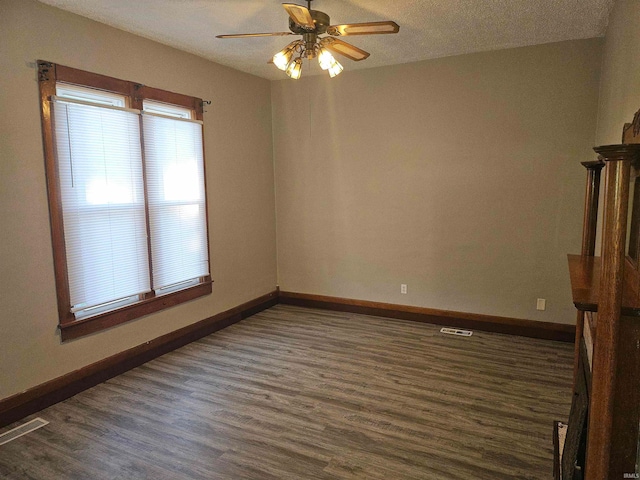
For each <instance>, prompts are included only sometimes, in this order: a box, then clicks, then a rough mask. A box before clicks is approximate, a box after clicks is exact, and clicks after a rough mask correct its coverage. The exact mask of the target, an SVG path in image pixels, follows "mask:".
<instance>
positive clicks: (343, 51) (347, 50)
mask: <svg viewBox="0 0 640 480" xmlns="http://www.w3.org/2000/svg"><path fill="white" fill-rule="evenodd" d="M320 44H321V46H322V47H324V48H326V49H327V50H330V51H332V52H334V53H339V54H340V55H344V56H345V57H347V58H350V59H351V60H355V61H356V62H359V61H360V60H364V59H366V58H367V57H368V56H369V55H370V54H369V52H365V51H364V50H361V49H359V48H358V47H355V46H353V45H351V44H350V43H347V42H343V41H342V40H339V39H337V38H333V37H325V38H323V39H322V41H321V42H320Z"/></svg>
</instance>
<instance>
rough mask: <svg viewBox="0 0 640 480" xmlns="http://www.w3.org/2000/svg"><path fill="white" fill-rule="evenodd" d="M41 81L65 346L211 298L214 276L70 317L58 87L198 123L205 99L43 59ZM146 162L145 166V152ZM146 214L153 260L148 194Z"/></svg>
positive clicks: (41, 106)
mask: <svg viewBox="0 0 640 480" xmlns="http://www.w3.org/2000/svg"><path fill="white" fill-rule="evenodd" d="M38 83H39V87H40V108H41V116H42V138H43V146H44V158H45V169H46V176H47V192H48V198H49V216H50V221H51V240H52V246H53V259H54V273H55V280H56V291H57V299H58V317H59V328H60V336H61V339H62V341H63V342H64V341H67V340H72V339H75V338H79V337H82V336H85V335H89V334H91V333H95V332H98V331H101V330H104V329H107V328H111V327H113V326H115V325H119V324H121V323H124V322H128V321H130V320H133V319H136V318H140V317H142V316H145V315H149V314H150V313H154V312H158V311H160V310H163V309H165V308H169V307H173V306H175V305H178V304H180V303H184V302H187V301H190V300H193V299H195V298H198V297H201V296H204V295H208V294H210V293H211V292H212V290H213V289H212V283H213V281H212V280H211V276H210V275H207V276H204V277H201V278H200V282H199V283H198V284H197V285H194V286H191V287H187V288H185V289H182V290H178V291H175V292H171V293H166V294H163V295H158V296H156V295H155V293H154V292H153V291H152V292H150V293H149V294H147V295H145V296H144V298H141V299H140V300H139V301H138V302H135V303H132V304H129V305H126V306H124V307H120V308H116V309H114V310H111V311H108V312H104V313H100V314H97V315H94V316H91V317H88V318H82V319H79V320H76V318H75V316H74V314H73V313H71V299H70V292H69V278H68V273H67V254H66V246H65V238H64V222H63V214H62V197H61V194H60V178H59V173H58V164H57V160H56V154H55V144H54V138H53V125H52V118H51V97H52V96H54V95H55V94H56V85H57V84H58V83H67V84H72V85H78V86H82V87H89V88H95V89H98V90H103V91H107V92H112V93H117V94H120V95H124V96H125V98H126V99H127V102H128V105H127V106H128V107H129V108H133V109H137V110H143V101H144V100H145V99H146V100H153V101H157V102H162V103H168V104H171V105H176V106H180V107H185V108H188V109H190V110H191V111H192V112H193V116H194V118H195V119H196V120H200V121H202V120H203V101H202V99H200V98H197V97H191V96H188V95H182V94H179V93H173V92H169V91H166V90H161V89H158V88H152V87H147V86H145V85H141V84H139V83H135V82H130V81H127V80H120V79H117V78H113V77H108V76H105V75H100V74H97V73H92V72H87V71H84V70H79V69H76V68H71V67H66V66H64V65H57V64H55V63H52V62H47V61H42V60H38ZM202 144H203V168H204V172H205V175H204V176H205V188H204V190H205V193H204V194H205V219H206V222H207V223H206V231H207V235H206V241H207V252H209V214H208V213H209V212H208V202H207V186H206V161H204V158H205V157H204V138H203V142H202ZM142 163H143V166H144V153H143V157H142ZM145 191H146V189H145ZM145 212H146V216H147V251H148V255H149V259H151V239H150V235H149V221H148V218H149V205H148V202H147V198H146V193H145ZM150 268H151V266H150Z"/></svg>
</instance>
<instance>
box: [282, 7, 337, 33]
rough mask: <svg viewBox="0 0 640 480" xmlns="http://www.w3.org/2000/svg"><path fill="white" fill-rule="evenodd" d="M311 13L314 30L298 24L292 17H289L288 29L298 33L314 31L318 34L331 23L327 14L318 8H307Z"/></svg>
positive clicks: (324, 30) (325, 29) (323, 31)
mask: <svg viewBox="0 0 640 480" xmlns="http://www.w3.org/2000/svg"><path fill="white" fill-rule="evenodd" d="M309 13H311V18H313V23H314V24H315V26H316V28H315V29H314V30H307V29H306V28H304V27H303V26H301V25H298V24H297V23H296V22H294V21H293V19H292V18H289V30H291V31H292V32H293V33H297V34H298V35H304V34H305V33H315V34H316V35H320V34H322V33H325V32H326V31H327V27H329V25H330V24H331V20H330V19H329V15H327V14H326V13H324V12H321V11H320V10H309Z"/></svg>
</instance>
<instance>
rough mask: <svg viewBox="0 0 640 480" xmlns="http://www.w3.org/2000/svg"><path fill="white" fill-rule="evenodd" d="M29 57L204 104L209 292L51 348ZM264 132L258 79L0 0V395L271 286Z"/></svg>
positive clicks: (47, 249) (265, 110) (50, 11)
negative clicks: (198, 99) (206, 101)
mask: <svg viewBox="0 0 640 480" xmlns="http://www.w3.org/2000/svg"><path fill="white" fill-rule="evenodd" d="M36 59H43V60H50V61H53V62H57V63H60V64H63V65H69V66H72V67H76V68H81V69H85V70H90V71H94V72H97V73H102V74H106V75H110V76H114V77H118V78H123V79H127V80H133V81H137V82H140V83H143V84H146V85H150V86H154V87H159V88H163V89H167V90H171V91H176V92H180V93H184V94H188V95H194V96H198V97H201V98H204V99H209V100H212V102H213V104H212V105H211V106H210V107H208V113H206V114H205V148H206V154H207V183H208V187H209V225H210V229H211V230H210V238H211V245H210V253H211V269H212V274H213V278H214V279H215V284H214V287H213V294H212V295H209V296H207V297H204V298H202V299H198V300H195V301H192V302H189V303H187V304H183V305H180V306H177V307H175V308H172V309H169V310H166V311H163V312H161V313H159V314H155V315H152V316H149V317H145V318H142V319H139V320H136V321H132V322H129V323H127V324H125V325H122V326H119V327H116V328H113V329H111V330H108V331H105V332H102V333H99V334H96V335H92V336H90V337H86V338H83V339H80V340H77V341H73V342H69V343H68V344H65V345H61V344H60V339H59V335H58V333H57V332H56V325H57V314H56V296H55V284H54V278H53V266H52V254H51V240H50V230H49V216H48V207H47V195H46V187H45V175H44V160H43V154H42V142H41V129H40V117H39V104H38V85H37V82H36V70H35V68H34V65H33V63H34V62H35V61H36ZM271 138H272V134H271V100H270V86H269V82H268V81H267V80H263V79H260V78H257V77H254V76H251V75H247V74H244V73H240V72H238V71H234V70H232V69H229V68H226V67H222V66H219V65H216V64H213V63H211V62H208V61H206V60H203V59H201V58H198V57H195V56H192V55H189V54H186V53H183V52H180V51H178V50H174V49H172V48H169V47H165V46H162V45H160V44H157V43H154V42H151V41H149V40H145V39H143V38H140V37H137V36H134V35H130V34H127V33H125V32H122V31H119V30H115V29H113V28H110V27H107V26H105V25H102V24H99V23H96V22H93V21H90V20H87V19H85V18H82V17H79V16H76V15H72V14H69V13H66V12H63V11H61V10H57V9H54V8H51V7H48V6H45V5H42V4H39V3H36V2H34V1H31V0H0V399H1V398H5V397H7V396H9V395H12V394H15V393H17V392H20V391H22V390H24V389H26V388H29V387H32V386H34V385H37V384H40V383H42V382H45V381H47V380H50V379H52V378H55V377H57V376H59V375H62V374H65V373H67V372H70V371H72V370H75V369H78V368H80V367H83V366H85V365H87V364H90V363H92V362H95V361H98V360H100V359H102V358H105V357H107V356H110V355H113V354H115V353H117V352H120V351H122V350H125V349H127V348H130V347H133V346H136V345H139V344H142V343H144V342H146V341H148V340H151V339H153V338H156V337H158V336H160V335H163V334H165V333H168V332H171V331H172V330H175V329H177V328H180V327H183V326H186V325H188V324H191V323H194V322H196V321H198V320H202V319H204V318H207V317H209V316H211V315H214V314H216V313H218V312H220V311H223V310H226V309H228V308H231V307H233V306H236V305H239V304H241V303H243V302H245V301H247V300H250V299H252V298H255V297H258V296H260V295H263V294H265V293H267V292H269V291H272V290H273V289H274V288H275V286H276V260H275V259H276V251H275V209H274V191H273V163H272V140H271Z"/></svg>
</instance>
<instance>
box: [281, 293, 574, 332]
mask: <svg viewBox="0 0 640 480" xmlns="http://www.w3.org/2000/svg"><path fill="white" fill-rule="evenodd" d="M279 303H284V304H288V305H298V306H301V307H310V308H323V309H327V310H337V311H341V312H352V313H361V314H365V315H375V316H378V317H390V318H399V319H402V320H412V321H416V322H423V323H433V324H436V325H446V326H449V327H457V328H466V329H471V330H483V331H486V332H497V333H507V334H510V335H520V336H523V337H532V338H542V339H547V340H558V341H562V342H573V341H574V339H575V338H574V337H575V326H574V325H566V324H562V323H550V322H537V321H534V320H523V319H520V318H508V317H496V316H493V315H480V314H477V313H463V312H452V311H448V310H436V309H432V308H423V307H412V306H408V305H396V304H393V303H380V302H370V301H366V300H353V299H350V298H339V297H326V296H322V295H311V294H307V293H294V292H280V295H279Z"/></svg>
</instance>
